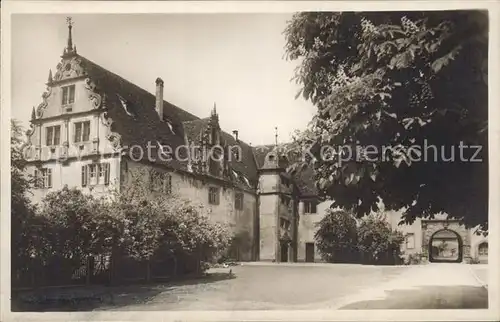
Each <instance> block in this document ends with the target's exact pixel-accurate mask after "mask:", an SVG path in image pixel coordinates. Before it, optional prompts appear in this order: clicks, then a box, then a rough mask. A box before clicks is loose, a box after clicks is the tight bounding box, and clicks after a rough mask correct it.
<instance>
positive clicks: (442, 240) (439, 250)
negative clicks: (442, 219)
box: [429, 229, 463, 263]
mask: <svg viewBox="0 0 500 322" xmlns="http://www.w3.org/2000/svg"><path fill="white" fill-rule="evenodd" d="M429 254H430V256H429V261H430V262H449V263H460V262H461V261H462V258H463V241H462V238H461V237H460V235H458V234H457V233H456V232H454V231H453V230H449V229H442V230H439V231H437V232H435V233H434V234H433V235H432V236H431V238H430V243H429Z"/></svg>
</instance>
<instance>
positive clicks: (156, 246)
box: [109, 168, 231, 264]
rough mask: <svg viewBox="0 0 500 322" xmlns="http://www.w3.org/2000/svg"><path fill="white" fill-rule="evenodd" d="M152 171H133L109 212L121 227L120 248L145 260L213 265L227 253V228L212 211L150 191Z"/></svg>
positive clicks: (114, 195) (111, 203) (228, 239)
mask: <svg viewBox="0 0 500 322" xmlns="http://www.w3.org/2000/svg"><path fill="white" fill-rule="evenodd" d="M149 177H150V175H149V170H146V169H140V168H139V169H130V170H129V173H128V177H127V180H126V182H125V183H124V185H123V186H122V189H121V190H120V191H116V192H115V193H114V194H113V197H112V198H111V201H110V204H109V211H110V212H112V213H114V214H115V216H116V218H117V219H118V221H119V222H120V223H121V231H122V235H121V237H120V242H119V247H120V248H121V249H122V251H124V253H125V254H127V255H128V256H131V257H133V258H136V259H140V260H145V259H150V258H151V257H152V256H155V255H158V256H175V257H179V258H181V259H183V260H187V261H195V262H196V263H198V264H200V262H213V261H215V260H216V258H217V257H218V256H220V255H221V254H222V253H223V252H225V250H226V249H227V247H228V245H229V241H230V237H231V236H230V233H229V231H228V227H227V226H226V225H225V224H221V223H216V222H212V221H211V220H210V217H209V215H210V210H209V209H208V208H206V207H204V206H202V205H199V204H196V203H194V202H192V201H189V200H184V199H182V198H180V197H178V196H176V195H175V194H166V195H165V194H162V193H154V192H152V191H151V190H150V187H149V183H148V181H147V180H145V178H149Z"/></svg>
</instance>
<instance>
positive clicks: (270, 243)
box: [258, 146, 296, 262]
mask: <svg viewBox="0 0 500 322" xmlns="http://www.w3.org/2000/svg"><path fill="white" fill-rule="evenodd" d="M285 170H286V158H285V157H284V156H283V155H282V154H280V153H279V149H278V147H277V146H275V147H274V148H272V149H270V150H269V151H268V152H267V154H266V156H265V158H264V164H263V166H262V168H261V169H260V170H259V211H258V213H259V239H260V241H259V242H260V249H259V257H260V258H259V259H260V260H262V261H276V262H288V261H294V260H295V257H296V256H295V255H294V254H295V247H294V245H295V243H294V238H295V237H294V236H295V233H294V224H295V221H294V209H295V202H294V200H293V195H292V189H293V188H292V187H293V185H292V184H291V180H290V178H289V177H288V176H287V174H286V171H285Z"/></svg>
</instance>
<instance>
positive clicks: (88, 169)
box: [82, 163, 110, 187]
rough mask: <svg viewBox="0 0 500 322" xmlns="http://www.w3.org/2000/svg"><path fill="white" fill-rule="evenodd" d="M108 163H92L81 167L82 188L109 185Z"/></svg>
mask: <svg viewBox="0 0 500 322" xmlns="http://www.w3.org/2000/svg"><path fill="white" fill-rule="evenodd" d="M109 172H110V171H109V163H93V164H88V165H84V166H82V187H85V186H93V185H97V184H105V185H108V184H109Z"/></svg>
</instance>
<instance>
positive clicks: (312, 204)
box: [304, 201, 318, 214]
mask: <svg viewBox="0 0 500 322" xmlns="http://www.w3.org/2000/svg"><path fill="white" fill-rule="evenodd" d="M317 204H318V203H317V202H316V201H304V213H306V214H315V213H317V211H318V210H317Z"/></svg>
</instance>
